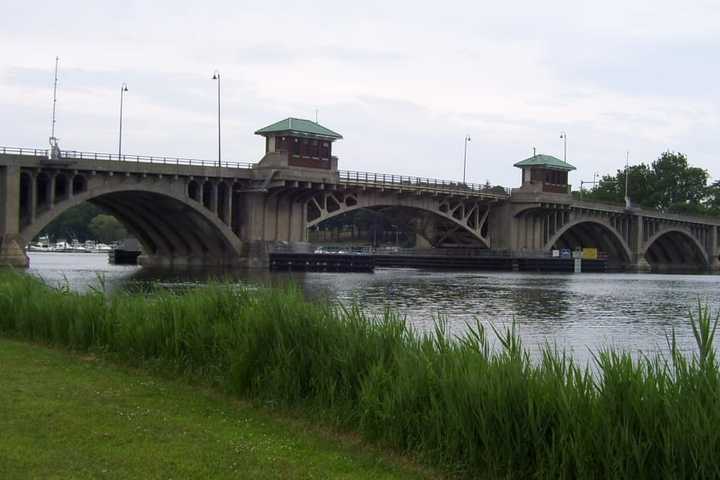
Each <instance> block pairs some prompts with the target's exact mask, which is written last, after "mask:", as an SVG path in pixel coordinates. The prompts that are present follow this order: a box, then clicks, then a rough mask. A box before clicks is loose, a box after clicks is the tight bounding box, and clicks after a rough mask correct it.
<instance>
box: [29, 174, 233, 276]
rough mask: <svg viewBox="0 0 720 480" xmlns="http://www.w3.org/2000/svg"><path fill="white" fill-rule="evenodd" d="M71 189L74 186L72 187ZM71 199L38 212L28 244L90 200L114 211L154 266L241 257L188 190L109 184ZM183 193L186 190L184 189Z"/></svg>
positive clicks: (230, 236) (223, 226)
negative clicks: (177, 191) (63, 216)
mask: <svg viewBox="0 0 720 480" xmlns="http://www.w3.org/2000/svg"><path fill="white" fill-rule="evenodd" d="M71 187H72V184H71ZM78 187H80V188H78V190H79V191H80V192H81V193H79V194H77V195H72V196H67V197H65V199H64V200H60V199H58V202H57V203H56V204H55V205H54V206H53V207H52V208H47V209H45V210H43V211H39V212H38V214H37V216H36V218H35V221H34V222H32V223H30V224H28V225H26V226H25V227H24V228H22V229H21V231H20V236H21V238H22V239H23V240H24V241H25V242H26V243H29V242H30V241H31V240H32V239H33V238H34V237H35V236H37V235H38V234H39V233H40V231H42V229H43V228H44V227H45V226H46V225H48V224H49V223H50V222H51V221H53V220H54V219H55V218H57V217H58V216H59V215H60V214H62V213H63V212H65V211H67V210H69V209H70V208H73V207H75V206H78V205H80V204H81V203H84V202H91V203H94V204H96V205H98V206H100V207H102V208H103V209H104V210H106V211H108V212H110V213H112V214H113V215H114V216H115V217H116V218H117V219H118V220H119V221H120V222H121V223H122V224H123V225H124V226H125V227H126V228H127V229H128V231H130V232H131V233H132V234H134V235H135V236H136V237H137V238H138V240H139V241H140V243H141V244H142V246H143V250H144V253H145V254H146V256H147V258H148V259H149V261H150V262H156V261H157V262H161V263H191V264H192V263H195V262H197V263H198V264H200V263H202V264H206V265H207V264H213V263H218V264H222V263H225V264H227V263H228V260H229V259H233V258H237V257H238V256H239V255H240V252H241V242H240V240H239V238H238V237H237V236H236V235H235V234H234V233H233V232H232V230H231V229H230V227H228V225H226V224H225V223H223V222H222V221H221V220H220V218H218V217H217V215H215V214H214V213H213V212H212V211H210V210H208V209H206V208H205V207H203V205H202V204H201V203H199V202H197V201H195V200H192V199H191V198H190V197H189V196H187V195H186V194H185V192H184V191H183V192H182V194H180V193H175V192H174V189H173V188H172V187H173V186H171V187H170V188H168V185H159V184H147V185H146V184H142V183H138V184H124V183H118V184H110V185H107V186H104V187H100V188H91V189H89V190H88V189H87V185H86V184H83V185H78ZM183 190H184V186H183Z"/></svg>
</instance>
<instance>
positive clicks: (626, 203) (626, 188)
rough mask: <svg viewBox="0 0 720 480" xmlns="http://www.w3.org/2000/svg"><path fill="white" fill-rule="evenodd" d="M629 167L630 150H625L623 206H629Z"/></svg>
mask: <svg viewBox="0 0 720 480" xmlns="http://www.w3.org/2000/svg"><path fill="white" fill-rule="evenodd" d="M629 167H630V151H627V152H625V208H630V197H628V168H629Z"/></svg>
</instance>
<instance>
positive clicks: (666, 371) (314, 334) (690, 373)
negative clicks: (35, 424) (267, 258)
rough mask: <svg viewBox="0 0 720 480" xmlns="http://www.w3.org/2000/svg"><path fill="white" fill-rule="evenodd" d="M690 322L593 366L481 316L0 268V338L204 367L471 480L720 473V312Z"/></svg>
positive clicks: (215, 378) (187, 368) (220, 380)
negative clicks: (529, 346) (682, 333)
mask: <svg viewBox="0 0 720 480" xmlns="http://www.w3.org/2000/svg"><path fill="white" fill-rule="evenodd" d="M689 321H690V325H691V330H692V332H693V334H694V337H695V340H696V343H697V351H696V352H695V353H693V354H691V355H684V354H682V353H681V351H680V348H679V347H678V345H677V340H676V337H675V334H674V333H673V334H672V335H671V336H669V338H668V344H669V347H670V349H669V350H670V352H669V357H653V358H647V357H646V358H641V359H640V360H633V359H632V358H631V356H630V355H629V354H627V353H623V352H618V351H614V350H611V349H606V350H603V351H600V352H598V353H597V354H596V356H595V358H596V363H597V369H596V370H597V371H596V372H591V371H590V370H589V369H588V368H587V367H580V366H578V365H576V364H575V363H573V361H572V359H571V358H569V357H568V356H566V355H565V354H564V352H561V351H558V350H557V349H556V348H554V347H552V346H550V345H548V346H546V347H545V348H544V350H543V351H542V354H541V357H540V359H539V360H537V361H534V362H533V361H531V359H530V358H529V355H528V354H527V352H526V350H525V349H524V348H523V346H522V344H521V342H520V339H519V337H518V335H517V334H516V332H515V331H514V330H513V329H512V328H511V329H509V330H507V331H495V330H493V332H492V333H491V335H494V336H495V337H496V338H497V339H498V341H499V342H498V343H499V346H500V348H499V349H494V348H491V347H490V341H489V338H488V337H489V336H488V333H487V332H486V331H485V328H484V327H483V326H482V325H481V324H480V323H478V322H476V323H475V324H472V325H468V328H467V334H465V335H464V336H463V337H461V338H454V337H453V336H452V335H451V334H450V333H449V331H448V328H447V325H446V324H444V323H443V322H438V323H437V325H436V328H435V330H434V331H433V332H429V333H418V332H416V331H413V330H411V329H409V328H408V326H407V325H406V324H405V322H404V321H403V319H402V318H401V317H399V316H398V315H397V314H396V313H394V312H392V311H387V312H385V313H384V314H382V315H379V316H378V315H376V316H370V315H367V314H366V313H365V312H363V311H362V310H361V309H360V308H359V307H357V306H354V307H349V308H344V307H333V306H330V305H327V304H324V303H313V302H308V301H305V300H304V298H303V296H302V293H301V292H300V291H298V290H297V289H293V288H288V289H285V290H270V289H257V290H247V289H243V288H239V287H236V286H232V285H211V286H209V287H207V288H198V289H196V290H193V291H189V292H185V293H183V294H182V295H178V294H173V293H171V292H157V293H154V294H151V295H146V296H140V295H129V294H123V293H117V294H113V295H106V294H105V293H104V292H103V291H102V289H98V290H97V291H91V292H89V293H87V294H77V293H73V292H71V291H69V290H68V289H53V288H50V287H47V286H45V285H43V284H42V283H41V282H39V281H38V280H37V279H34V278H31V277H27V276H20V275H16V274H0V334H2V335H5V336H12V337H18V338H26V339H30V340H34V341H40V342H47V343H51V344H56V345H63V346H67V347H69V348H71V349H74V350H78V351H95V352H106V353H108V354H110V355H112V356H113V358H116V359H118V360H121V361H124V362H128V363H131V364H134V365H146V366H153V367H160V368H163V369H165V370H169V371H172V372H176V373H178V374H181V375H188V376H194V377H197V376H200V377H202V378H204V379H206V380H207V381H209V382H211V383H213V384H214V385H216V386H218V387H219V388H223V389H225V390H227V391H230V392H234V393H235V394H237V395H240V396H242V397H245V398H250V399H255V400H257V401H260V402H263V403H265V404H271V405H283V406H292V407H300V408H304V409H306V410H307V411H308V414H309V415H311V416H313V417H314V418H321V419H323V421H324V422H327V423H330V424H334V425H338V426H340V427H342V428H347V429H353V430H356V431H358V432H360V433H361V434H362V435H363V436H364V437H365V438H367V439H368V440H370V441H374V442H378V443H380V444H382V445H389V446H391V447H393V448H396V449H399V450H403V451H408V452H412V453H415V454H417V455H420V456H422V457H423V458H424V459H425V460H426V461H427V462H429V463H435V464H439V465H442V466H444V467H445V468H448V469H450V470H453V471H457V472H459V473H461V474H465V475H467V476H472V477H478V476H480V477H487V478H495V477H508V476H512V477H519V478H524V477H532V478H620V477H623V478H630V477H632V478H710V477H720V463H719V462H718V461H717V458H716V457H717V452H718V451H720V449H719V448H720V407H719V403H718V399H719V398H720V396H719V394H720V383H719V382H718V366H717V362H716V358H715V353H714V349H713V341H714V335H715V331H716V327H717V323H718V317H717V315H716V316H714V317H713V315H712V314H711V312H710V310H709V309H708V308H707V307H703V306H699V308H698V312H697V314H692V315H690V318H689Z"/></svg>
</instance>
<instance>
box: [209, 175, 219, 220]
mask: <svg viewBox="0 0 720 480" xmlns="http://www.w3.org/2000/svg"><path fill="white" fill-rule="evenodd" d="M210 211H211V212H213V213H214V214H215V215H217V213H218V184H217V182H212V181H211V182H210Z"/></svg>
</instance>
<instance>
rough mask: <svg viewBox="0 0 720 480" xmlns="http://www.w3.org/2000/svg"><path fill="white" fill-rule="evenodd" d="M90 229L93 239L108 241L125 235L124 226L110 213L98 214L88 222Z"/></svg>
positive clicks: (120, 238)
mask: <svg viewBox="0 0 720 480" xmlns="http://www.w3.org/2000/svg"><path fill="white" fill-rule="evenodd" d="M90 231H91V232H92V234H93V236H94V238H95V240H98V241H100V242H103V243H110V242H114V241H116V240H122V239H124V238H126V237H127V231H126V230H125V227H123V225H122V224H121V223H120V222H118V221H117V219H116V218H115V217H113V216H112V215H106V214H100V215H98V216H96V217H95V218H93V219H92V221H91V222H90Z"/></svg>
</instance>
